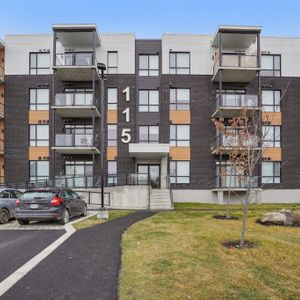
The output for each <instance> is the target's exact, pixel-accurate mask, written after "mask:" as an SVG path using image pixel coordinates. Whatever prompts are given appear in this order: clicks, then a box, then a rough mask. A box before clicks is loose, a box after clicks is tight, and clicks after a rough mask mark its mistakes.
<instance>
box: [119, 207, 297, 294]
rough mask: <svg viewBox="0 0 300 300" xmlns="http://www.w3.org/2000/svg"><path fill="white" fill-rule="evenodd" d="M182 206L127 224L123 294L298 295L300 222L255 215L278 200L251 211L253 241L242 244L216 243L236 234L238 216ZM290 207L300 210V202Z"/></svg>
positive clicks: (259, 214)
mask: <svg viewBox="0 0 300 300" xmlns="http://www.w3.org/2000/svg"><path fill="white" fill-rule="evenodd" d="M178 206H179V207H178ZM187 206H188V208H189V210H185V209H186V208H187V207H184V205H181V204H180V205H176V208H179V210H175V211H172V212H160V213H158V214H156V215H154V216H153V217H151V218H148V219H146V220H144V221H141V222H138V223H136V224H134V225H133V226H132V227H130V228H129V229H128V230H127V231H126V232H125V234H124V236H123V241H122V270H121V275H120V290H119V294H120V300H148V299H149V300H150V299H151V300H156V299H159V300H171V299H172V300H177V299H178V300H185V299H187V300H192V299H196V300H201V299H216V300H217V299H293V300H294V299H300V228H295V227H294V228H292V227H278V226H269V227H264V226H261V225H259V224H256V223H255V220H256V219H257V218H258V217H260V216H262V215H263V214H264V213H265V212H267V211H270V209H271V210H274V209H275V210H278V209H281V208H282V207H283V206H281V205H262V206H261V205H259V209H258V210H251V211H249V219H248V231H247V239H248V240H251V241H252V242H255V243H257V245H258V246H257V248H254V249H242V250H239V249H226V248H224V247H223V246H222V245H221V242H222V241H226V240H237V239H239V238H240V229H241V220H237V221H224V220H215V219H213V218H212V215H213V214H215V213H222V211H201V210H192V209H191V208H192V207H195V208H196V209H199V208H200V207H202V205H191V204H188V205H187ZM205 207H207V205H205ZM255 207H256V206H255ZM284 207H287V208H290V207H291V205H284ZM210 208H211V207H210ZM294 210H295V211H297V213H300V206H299V205H298V206H296V207H295V209H294ZM234 214H235V215H237V216H241V212H240V211H236V212H234Z"/></svg>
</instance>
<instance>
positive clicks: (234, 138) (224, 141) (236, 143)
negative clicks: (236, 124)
mask: <svg viewBox="0 0 300 300" xmlns="http://www.w3.org/2000/svg"><path fill="white" fill-rule="evenodd" d="M212 145H213V147H224V148H230V147H258V137H257V136H249V137H248V138H247V139H246V138H244V137H242V136H239V135H238V133H236V134H233V133H231V134H230V135H226V134H221V135H218V136H217V137H216V138H215V140H214V141H213V143H212Z"/></svg>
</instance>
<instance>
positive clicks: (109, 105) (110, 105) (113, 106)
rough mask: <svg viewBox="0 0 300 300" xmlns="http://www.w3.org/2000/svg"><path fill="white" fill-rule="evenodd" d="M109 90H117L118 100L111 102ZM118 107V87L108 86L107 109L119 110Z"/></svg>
mask: <svg viewBox="0 0 300 300" xmlns="http://www.w3.org/2000/svg"><path fill="white" fill-rule="evenodd" d="M109 90H115V91H116V96H117V98H116V99H115V101H116V102H110V100H109V97H108V95H109V92H108V91H109ZM117 109H118V88H117V87H108V88H107V110H117Z"/></svg>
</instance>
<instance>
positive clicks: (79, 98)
mask: <svg viewBox="0 0 300 300" xmlns="http://www.w3.org/2000/svg"><path fill="white" fill-rule="evenodd" d="M55 105H58V106H73V105H75V106H92V105H93V94H92V93H62V94H56V96H55Z"/></svg>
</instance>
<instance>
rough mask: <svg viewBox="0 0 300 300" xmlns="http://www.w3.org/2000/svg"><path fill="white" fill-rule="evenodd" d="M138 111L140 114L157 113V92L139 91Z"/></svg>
mask: <svg viewBox="0 0 300 300" xmlns="http://www.w3.org/2000/svg"><path fill="white" fill-rule="evenodd" d="M139 111H140V112H158V111H159V91H158V90H139Z"/></svg>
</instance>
